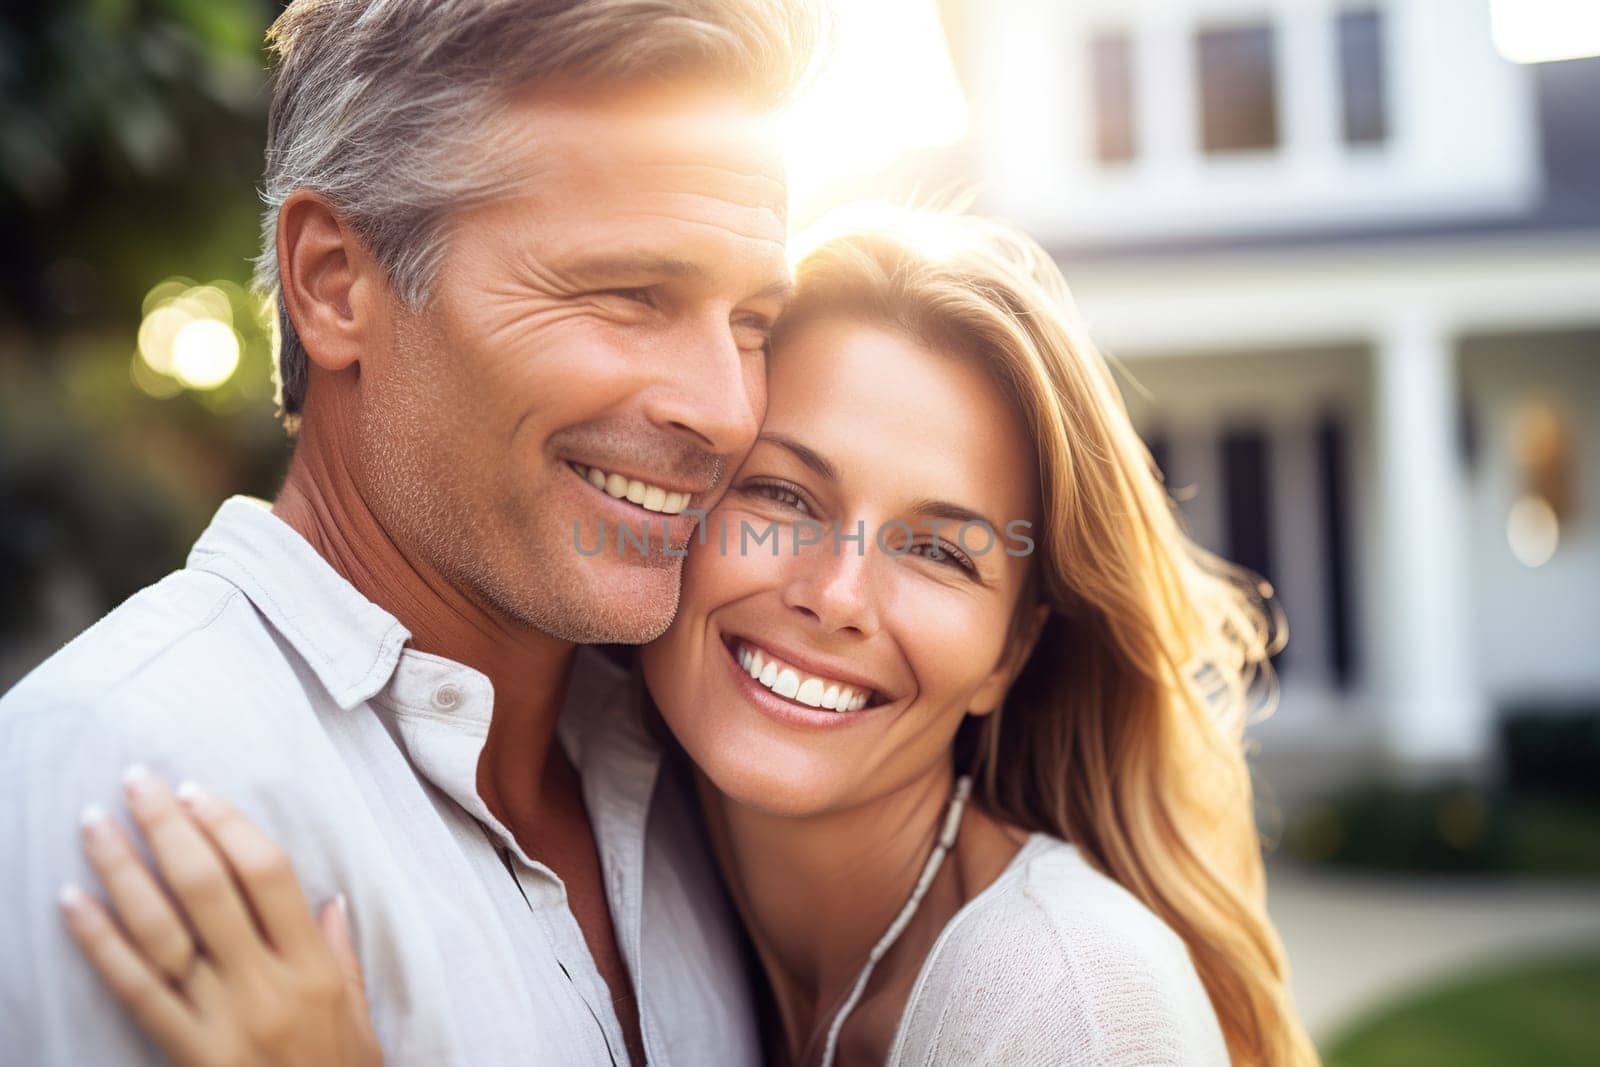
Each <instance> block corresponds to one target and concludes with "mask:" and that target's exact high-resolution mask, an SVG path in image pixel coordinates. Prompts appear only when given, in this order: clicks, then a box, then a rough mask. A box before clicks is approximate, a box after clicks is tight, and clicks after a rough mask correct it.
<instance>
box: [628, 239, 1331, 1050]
mask: <svg viewBox="0 0 1600 1067" xmlns="http://www.w3.org/2000/svg"><path fill="white" fill-rule="evenodd" d="M857 217H859V215H858V216H857ZM1019 522H1020V523H1022V524H1025V525H1024V526H1023V527H1022V528H1025V529H1028V530H1031V531H1033V532H1034V533H1035V534H1036V536H1037V539H1038V540H1037V544H1036V545H1035V542H1034V541H1033V540H1031V539H1030V540H1029V541H1028V548H1029V549H1035V550H1033V551H1000V550H998V548H997V547H996V545H995V543H994V542H993V541H992V540H987V541H985V540H984V539H978V540H977V541H976V543H974V542H973V541H970V540H968V539H967V538H964V537H963V536H961V533H963V532H964V531H965V527H963V526H962V524H963V523H968V524H975V525H984V526H988V527H989V528H990V529H991V530H993V529H995V528H998V527H1000V526H1005V527H1007V528H1008V529H1009V528H1011V525H1012V524H1013V523H1019ZM708 523H709V524H710V525H711V526H712V527H714V528H719V529H721V528H726V527H741V528H743V527H749V526H768V527H774V526H775V527H777V528H779V529H782V530H786V531H789V532H790V534H791V535H792V536H790V537H788V538H780V539H779V541H780V543H779V544H776V545H774V546H773V547H772V550H771V551H770V552H764V551H761V550H759V549H758V550H756V551H753V552H752V551H749V550H748V546H747V545H746V544H745V543H743V542H738V543H736V544H734V543H731V542H732V539H723V540H721V541H720V542H719V541H710V542H697V544H696V545H694V546H691V549H690V552H689V558H688V560H687V563H686V565H685V570H684V589H683V599H682V602H681V604H680V608H679V611H678V614H677V616H676V618H675V619H674V621H673V624H672V626H671V628H670V629H669V630H668V631H667V633H666V634H665V635H663V637H662V638H661V639H659V640H658V641H656V642H654V643H652V644H651V645H649V646H647V647H646V648H645V649H644V650H643V652H642V654H641V662H642V666H643V674H644V679H645V681H646V683H647V685H648V689H649V694H650V697H651V698H652V704H653V707H654V709H655V710H656V711H657V712H658V713H659V715H660V718H661V719H662V720H663V721H664V723H665V725H666V726H667V727H668V728H669V729H670V730H671V733H672V734H673V736H674V737H675V738H676V739H677V741H678V743H679V744H680V745H681V746H682V749H683V751H684V753H686V754H687V756H688V757H689V759H690V760H691V761H692V762H693V765H694V775H695V780H696V781H697V782H698V786H699V793H700V797H701V800H702V803H703V806H704V810H705V813H706V817H707V821H708V824H709V827H710V831H711V836H712V840H713V844H714V849H715V851H716V854H717V857H718V859H719V861H720V862H721V865H722V869H723V873H724V877H725V879H726V881H727V883H728V885H729V888H730V890H731V893H732V896H733V899H734V902H735V904H736V906H737V908H738V910H739V912H740V914H741V917H742V918H743V920H744V922H745V926H746V928H747V930H748V931H749V933H750V936H751V940H752V942H753V944H754V947H755V950H756V954H757V957H758V958H759V959H760V961H761V964H762V971H763V975H764V978H765V983H764V995H765V1001H766V1007H767V1012H768V1013H769V1016H770V1018H771V1019H773V1020H774V1025H773V1027H771V1028H770V1029H769V1032H768V1039H769V1046H768V1053H769V1056H770V1057H771V1058H772V1059H773V1060H774V1061H775V1062H782V1063H804V1064H818V1063H820V1064H829V1063H833V1062H836V1061H837V1062H841V1063H844V1062H848V1063H894V1064H902V1063H904V1064H911V1063H917V1064H923V1063H940V1064H946V1063H948V1064H954V1063H972V1062H983V1063H998V1062H1061V1063H1116V1064H1132V1063H1152V1062H1159V1063H1185V1064H1188V1063H1222V1062H1225V1061H1227V1060H1228V1059H1230V1058H1231V1059H1232V1060H1233V1061H1234V1062H1238V1063H1248V1064H1303V1063H1309V1062H1314V1060H1315V1053H1314V1052H1313V1051H1312V1050H1311V1047H1310V1045H1309V1042H1308V1041H1307V1039H1306V1037H1305V1034H1304V1032H1303V1030H1302V1029H1301V1027H1300V1025H1299V1023H1298V1022H1297V1021H1296V1019H1295V1017H1294V1014H1293V1010H1292V1008H1291V1007H1290V1004H1289V999H1288V992H1287V988H1286V983H1285V966H1284V961H1283V957H1282V952H1281V949H1280V948H1279V946H1278V942H1277V938H1276V935H1275V934H1274V932H1273V930H1272V927H1271V925H1270V923H1269V922H1268V920H1267V918H1266V916H1265V912H1264V906H1263V893H1262V872H1261V862H1260V857H1259V854H1258V851H1257V844H1256V838H1255V830H1254V825H1253V822H1252V818H1251V806H1250V791H1249V780H1248V775H1247V772H1246V769H1245V765H1244V759H1243V752H1242V741H1241V730H1242V726H1243V722H1244V719H1245V716H1246V713H1247V711H1248V710H1249V709H1250V707H1251V706H1252V700H1253V698H1257V697H1259V696H1260V695H1261V691H1262V690H1261V686H1262V685H1263V684H1264V683H1266V682H1269V681H1270V667H1269V666H1268V664H1267V656H1268V654H1269V651H1270V650H1271V648H1273V647H1274V638H1275V635H1274V633H1273V630H1272V626H1271V625H1270V619H1269V615H1268V613H1267V612H1266V610H1264V607H1263V605H1262V603H1261V600H1260V597H1261V593H1260V591H1259V590H1258V588H1257V580H1256V579H1255V578H1254V577H1253V576H1252V575H1249V574H1247V573H1245V572H1243V571H1241V570H1239V569H1237V568H1234V567H1232V566H1230V565H1229V564H1227V563H1225V562H1224V561H1222V560H1219V559H1216V558H1214V557H1212V556H1210V555H1208V554H1207V553H1205V552H1204V551H1202V550H1201V549H1200V548H1198V547H1197V546H1196V545H1194V544H1193V543H1192V542H1190V541H1189V540H1188V539H1187V538H1186V537H1185V536H1184V534H1183V533H1182V531H1181V529H1180V527H1179V525H1178V523H1177V521H1176V520H1175V518H1174V513H1173V510H1172V504H1171V501H1170V500H1169V499H1168V497H1167V495H1166V494H1165V492H1164V490H1163V488H1162V486H1161V484H1160V482H1159V480H1158V477H1157V475H1156V474H1155V473H1154V468H1153V465H1152V463H1151V461H1150V457H1149V455H1148V453H1147V452H1146V451H1145V449H1144V446H1143V445H1142V444H1141V443H1140V441H1139V439H1138V437H1137V436H1136V434H1135V433H1134V431H1133V428H1132V426H1131V424H1130V423H1129V420H1128V416H1127V413H1126V411H1125V409H1124V408H1123V405H1122V401H1121V398H1120V396H1119V394H1118V391H1117V387H1116V384H1115V382H1114V380H1113V378H1112V376H1111V372H1110V370H1109V368H1108V367H1107V365H1106V363H1105V362H1104V360H1102V359H1101V357H1100V356H1099V355H1098V354H1097V353H1096V352H1095V350H1094V349H1093V347H1092V345H1091V344H1090V343H1089V341H1088V340H1087V338H1085V337H1084V336H1083V335H1082V333H1081V331H1080V330H1079V329H1078V327H1077V326H1076V324H1075V316H1074V313H1073V310H1072V306H1071V303H1070V300H1069V298H1068V296H1067V292H1066V286H1065V283H1064V281H1063V280H1062V278H1061V276H1060V274H1059V272H1058V271H1057V269H1056V267H1055V265H1054V264H1053V263H1052V262H1051V260H1050V259H1049V257H1048V256H1047V255H1046V254H1045V253H1044V252H1043V251H1042V250H1041V249H1040V248H1039V247H1038V246H1037V245H1036V244H1034V243H1033V242H1032V241H1031V240H1029V239H1027V238H1026V237H1024V236H1022V235H1021V234H1018V233H1016V232H1015V231H1012V230H1010V229H1008V228H1006V227H1003V226H999V225H996V224H992V223H987V222H983V221H980V220H976V219H970V218H955V217H944V216H924V215H916V214H902V213H894V214H892V215H890V216H888V217H886V218H884V219H883V220H882V221H880V222H879V223H877V224H876V225H869V226H860V225H858V226H856V227H854V228H851V229H847V230H845V231H844V232H843V233H842V234H840V235H838V236H835V237H833V238H831V239H828V240H824V241H823V242H822V243H821V244H820V245H819V246H818V247H817V248H816V249H815V250H814V251H812V252H811V253H810V254H808V255H807V256H806V257H805V258H804V259H802V260H801V262H800V264H799V268H798V271H797V289H796V294H795V297H794V299H793V301H792V302H791V304H790V305H789V307H788V309H787V310H786V311H785V313H784V315H783V317H782V318H781V319H780V320H779V322H778V324H777V326H776V328H775V330H774V334H773V349H772V357H771V360H770V363H769V370H768V407H767V415H766V420H765V422H764V424H763V428H762V432H761V435H760V437H759V438H758V439H757V442H756V445H755V448H754V449H753V450H752V451H751V453H750V454H749V456H748V457H747V458H746V459H745V461H744V463H743V465H742V466H741V467H740V468H739V470H738V471H737V472H736V473H735V474H734V476H733V478H732V480H731V482H730V488H729V492H728V494H727V495H726V496H725V497H724V498H723V501H722V503H721V505H720V506H719V508H718V509H717V510H716V511H714V512H713V513H712V514H711V515H710V516H709V517H708ZM807 526H811V527H827V528H830V529H831V530H832V531H833V532H834V533H833V536H832V537H820V538H818V537H809V538H808V537H803V536H802V535H801V531H802V530H803V529H805V528H807ZM958 527H960V529H957V528H958ZM891 529H892V530H895V531H897V534H896V535H894V536H890V537H883V536H882V533H883V531H886V530H891ZM841 530H844V531H854V532H855V535H854V536H853V537H852V536H851V535H850V534H844V535H841V534H840V531H841ZM873 531H877V532H878V535H877V536H875V535H874V533H873ZM730 546H731V547H730ZM969 794H970V796H971V801H972V802H971V804H970V805H969V804H967V798H968V796H969Z"/></svg>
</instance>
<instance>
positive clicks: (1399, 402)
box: [1370, 315, 1490, 773]
mask: <svg viewBox="0 0 1600 1067" xmlns="http://www.w3.org/2000/svg"><path fill="white" fill-rule="evenodd" d="M1374 357H1375V358H1374V362H1375V378H1376V381H1375V385H1376V397H1375V401H1376V420H1377V421H1376V430H1377V446H1378V447H1377V465H1378V477H1379V493H1380V496H1379V531H1378V539H1377V544H1378V546H1379V551H1380V554H1381V556H1380V560H1379V564H1380V567H1379V577H1380V579H1381V586H1380V588H1381V594H1380V596H1379V598H1378V603H1379V606H1380V608H1381V612H1382V613H1381V615H1380V616H1379V618H1378V619H1377V623H1378V632H1377V634H1376V635H1375V636H1376V638H1377V640H1376V641H1375V642H1372V644H1371V646H1370V647H1372V648H1373V653H1374V659H1375V666H1377V667H1378V678H1379V680H1380V684H1381V689H1380V691H1379V693H1377V694H1376V696H1377V697H1378V701H1379V703H1380V706H1381V709H1382V713H1383V715H1384V720H1385V721H1384V738H1385V742H1386V746H1387V748H1388V751H1389V753H1390V755H1391V756H1393V757H1394V758H1395V760H1396V761H1397V763H1398V764H1399V765H1400V766H1401V767H1402V768H1406V769H1412V770H1416V771H1420V772H1423V773H1427V772H1428V771H1430V770H1439V769H1451V768H1461V767H1466V768H1470V769H1475V768H1478V767H1479V766H1481V763H1482V761H1483V759H1484V758H1485V756H1486V755H1487V753H1488V748H1489V730H1490V721H1489V709H1488V706H1487V702H1486V700H1485V699H1484V697H1483V694H1482V692H1481V690H1480V689H1479V687H1478V684H1477V679H1476V677H1475V672H1474V670H1473V664H1472V656H1471V651H1470V636H1469V634H1470V631H1469V628H1468V625H1467V618H1466V613H1467V610H1468V609H1469V607H1470V605H1469V603H1468V597H1467V595H1466V586H1467V583H1468V582H1469V581H1470V575H1468V574H1467V573H1466V569H1465V568H1466V536H1465V531H1464V530H1463V528H1462V523H1463V521H1464V520H1465V512H1466V509H1465V507H1464V500H1463V496H1464V492H1465V487H1464V485H1463V484H1462V472H1461V467H1460V463H1459V462H1458V459H1457V438H1456V404H1457V397H1458V395H1459V394H1458V388H1457V383H1456V368H1455V350H1454V343H1453V338H1452V337H1451V336H1450V333H1449V331H1448V329H1447V328H1446V327H1445V325H1444V324H1443V323H1442V322H1439V321H1436V320H1434V319H1432V318H1430V317H1428V316H1426V315H1410V316H1403V317H1400V318H1397V319H1396V320H1394V321H1391V322H1389V323H1388V324H1386V326H1385V327H1384V329H1383V331H1382V333H1381V336H1380V337H1379V338H1378V343H1377V347H1376V351H1375V353H1374Z"/></svg>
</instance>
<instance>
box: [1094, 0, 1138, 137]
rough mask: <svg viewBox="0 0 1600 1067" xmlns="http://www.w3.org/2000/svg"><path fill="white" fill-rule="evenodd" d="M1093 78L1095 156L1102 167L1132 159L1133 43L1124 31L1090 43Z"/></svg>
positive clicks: (1098, 38)
mask: <svg viewBox="0 0 1600 1067" xmlns="http://www.w3.org/2000/svg"><path fill="white" fill-rule="evenodd" d="M1089 47H1090V68H1091V70H1092V72H1093V77H1094V154H1095V158H1096V159H1098V160H1100V161H1101V162H1102V163H1121V162H1125V161H1127V160H1130V159H1132V158H1133V153H1134V119H1133V106H1134V105H1133V41H1132V40H1131V39H1130V38H1129V36H1128V35H1127V34H1126V33H1124V32H1121V31H1116V32H1109V33H1101V34H1098V35H1096V36H1095V38H1094V40H1093V41H1091V42H1090V46H1089Z"/></svg>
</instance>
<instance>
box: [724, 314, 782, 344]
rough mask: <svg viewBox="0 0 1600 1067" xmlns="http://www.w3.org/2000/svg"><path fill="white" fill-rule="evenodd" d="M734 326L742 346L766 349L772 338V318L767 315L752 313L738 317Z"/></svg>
mask: <svg viewBox="0 0 1600 1067" xmlns="http://www.w3.org/2000/svg"><path fill="white" fill-rule="evenodd" d="M733 326H734V331H735V336H736V337H737V338H738V341H739V347H740V348H748V349H750V350H752V351H765V350H766V347H767V343H768V342H769V341H770V340H771V339H772V320H770V319H768V318H766V317H765V316H762V315H752V316H750V317H749V318H745V319H736V320H735V321H734V323H733Z"/></svg>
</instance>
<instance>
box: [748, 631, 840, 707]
mask: <svg viewBox="0 0 1600 1067" xmlns="http://www.w3.org/2000/svg"><path fill="white" fill-rule="evenodd" d="M738 657H739V666H741V667H743V668H744V669H745V670H746V671H747V672H748V673H749V675H750V677H752V678H754V679H755V680H756V681H758V682H760V683H761V684H762V685H764V686H766V687H767V688H768V689H770V690H772V691H773V692H774V693H777V694H778V695H779V696H781V697H787V698H788V699H790V700H793V701H796V702H798V703H801V704H804V705H805V706H806V707H808V708H826V709H828V710H829V711H860V710H861V709H862V708H864V707H866V706H867V699H868V697H869V696H870V695H871V694H869V693H868V692H867V691H866V690H863V689H857V688H856V687H854V686H850V685H845V684H844V683H843V682H835V681H833V680H831V679H828V678H818V677H816V676H815V675H809V674H802V673H800V671H798V670H797V669H795V668H794V667H791V666H789V665H788V664H787V663H784V662H783V661H782V660H779V659H774V658H772V657H771V656H769V655H767V654H766V653H765V652H763V651H761V650H760V649H759V648H752V647H750V646H749V645H746V644H744V643H743V642H741V643H740V644H739V648H738Z"/></svg>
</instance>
